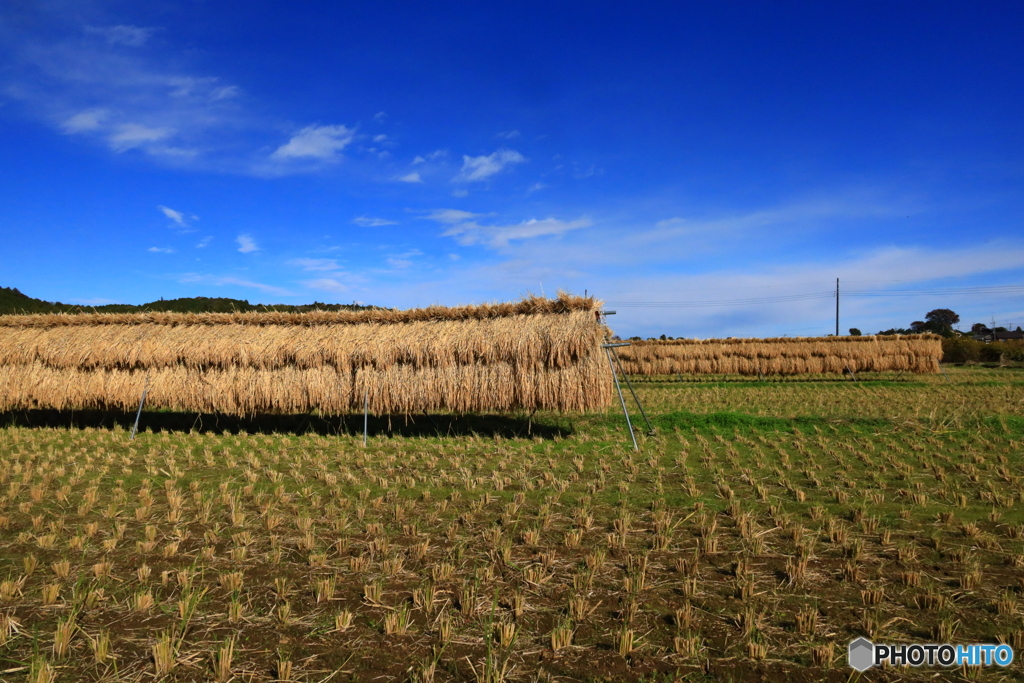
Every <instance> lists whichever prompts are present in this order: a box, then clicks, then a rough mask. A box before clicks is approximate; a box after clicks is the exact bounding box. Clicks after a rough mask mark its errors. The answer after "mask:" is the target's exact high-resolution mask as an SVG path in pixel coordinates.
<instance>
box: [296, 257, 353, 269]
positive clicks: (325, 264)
mask: <svg viewBox="0 0 1024 683" xmlns="http://www.w3.org/2000/svg"><path fill="white" fill-rule="evenodd" d="M288 265H289V266H296V267H298V268H302V269H303V270H306V271H329V270H341V266H339V265H338V262H337V260H335V259H332V258H295V259H291V260H290V261H288Z"/></svg>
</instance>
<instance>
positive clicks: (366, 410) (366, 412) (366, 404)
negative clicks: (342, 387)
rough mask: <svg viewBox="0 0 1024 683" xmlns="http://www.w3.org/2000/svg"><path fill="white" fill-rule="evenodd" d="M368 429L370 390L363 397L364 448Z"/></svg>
mask: <svg viewBox="0 0 1024 683" xmlns="http://www.w3.org/2000/svg"><path fill="white" fill-rule="evenodd" d="M369 431H370V390H369V389H367V390H366V396H365V397H363V448H366V440H367V435H368V434H369Z"/></svg>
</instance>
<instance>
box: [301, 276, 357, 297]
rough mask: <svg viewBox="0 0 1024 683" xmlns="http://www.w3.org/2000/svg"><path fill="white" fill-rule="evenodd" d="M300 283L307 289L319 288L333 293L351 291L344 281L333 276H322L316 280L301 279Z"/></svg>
mask: <svg viewBox="0 0 1024 683" xmlns="http://www.w3.org/2000/svg"><path fill="white" fill-rule="evenodd" d="M302 284H303V285H304V286H306V287H308V288H309V289H319V290H321V291H324V292H333V293H335V294H344V293H346V292H350V291H352V288H351V287H349V286H348V285H346V284H345V283H344V282H340V281H338V280H336V279H335V278H329V277H322V278H318V279H316V280H303V281H302Z"/></svg>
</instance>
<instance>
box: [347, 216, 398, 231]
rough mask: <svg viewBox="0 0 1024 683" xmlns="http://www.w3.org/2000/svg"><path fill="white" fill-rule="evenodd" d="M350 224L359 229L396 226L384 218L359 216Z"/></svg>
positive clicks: (395, 223)
mask: <svg viewBox="0 0 1024 683" xmlns="http://www.w3.org/2000/svg"><path fill="white" fill-rule="evenodd" d="M352 222H353V223H355V224H356V225H358V226H359V227H361V228H381V227H384V226H385V225H398V223H397V222H395V221H389V220H387V219H386V218H371V217H369V216H359V217H358V218H353V219H352Z"/></svg>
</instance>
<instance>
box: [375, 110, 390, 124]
mask: <svg viewBox="0 0 1024 683" xmlns="http://www.w3.org/2000/svg"><path fill="white" fill-rule="evenodd" d="M387 117H388V113H387V112H386V111H379V112H377V113H376V114H374V115H373V120H374V121H376V122H377V123H383V122H384V119H386V118H387Z"/></svg>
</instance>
